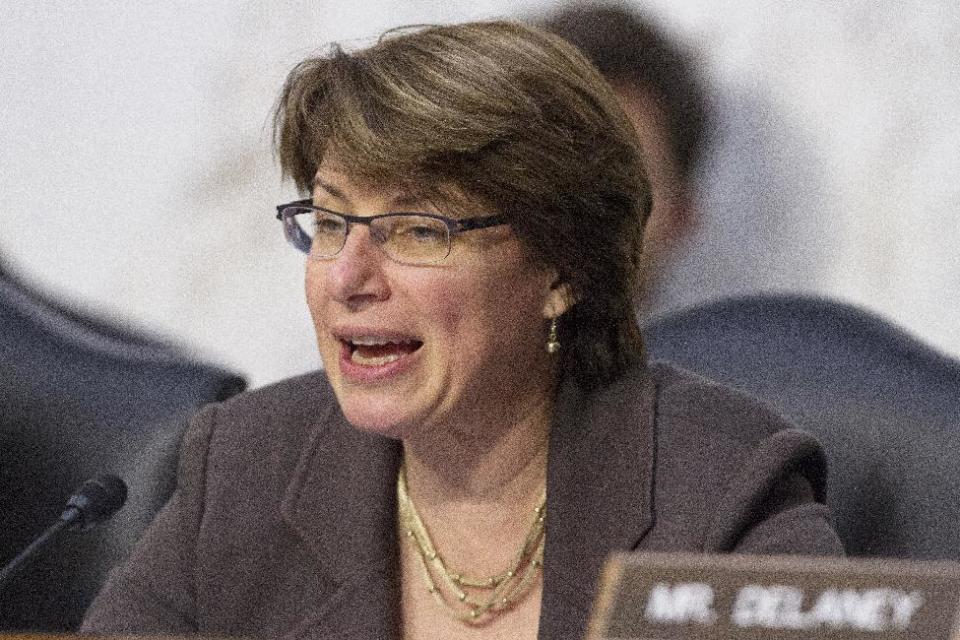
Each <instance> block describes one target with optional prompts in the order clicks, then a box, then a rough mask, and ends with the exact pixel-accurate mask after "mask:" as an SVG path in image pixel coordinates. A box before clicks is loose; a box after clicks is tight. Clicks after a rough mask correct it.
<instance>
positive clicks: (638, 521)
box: [539, 369, 656, 640]
mask: <svg viewBox="0 0 960 640" xmlns="http://www.w3.org/2000/svg"><path fill="white" fill-rule="evenodd" d="M655 395H656V393H655V386H654V383H653V381H652V379H651V377H650V376H648V375H647V374H646V371H645V370H642V369H641V370H640V372H639V373H637V374H634V375H631V376H629V377H627V378H625V379H623V380H620V381H619V382H618V383H616V384H615V385H613V387H611V388H606V389H603V390H601V391H598V392H595V393H592V394H585V393H583V392H582V391H581V390H580V389H579V388H577V386H576V385H575V384H573V383H572V382H570V381H567V382H566V383H565V384H564V385H563V387H562V389H561V391H560V393H559V395H558V398H557V405H556V410H555V416H554V423H553V426H552V428H551V432H550V448H549V458H548V462H547V541H546V548H545V550H544V569H543V571H544V574H543V582H544V587H543V604H542V607H541V614H540V632H539V638H540V640H559V639H561V638H571V639H572V638H581V637H583V633H584V630H585V625H586V621H587V618H588V617H589V614H590V609H591V606H592V603H593V600H594V597H595V591H596V580H597V577H598V575H599V573H600V571H601V569H602V566H603V563H604V561H605V560H606V558H607V556H608V555H609V554H610V553H611V552H612V551H616V550H632V549H634V548H635V547H636V546H637V545H638V544H639V542H640V540H641V539H642V538H643V537H644V536H645V535H646V534H647V532H648V531H649V530H650V528H651V527H652V526H653V521H654V513H653V469H654V454H655V444H656V443H655V430H654V409H655Z"/></svg>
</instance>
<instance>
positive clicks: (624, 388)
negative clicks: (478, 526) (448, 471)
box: [282, 370, 656, 640]
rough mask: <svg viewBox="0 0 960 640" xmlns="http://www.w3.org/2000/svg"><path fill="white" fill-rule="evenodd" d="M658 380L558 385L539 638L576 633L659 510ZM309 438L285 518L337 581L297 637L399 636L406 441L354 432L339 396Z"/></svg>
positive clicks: (636, 377) (640, 375) (639, 374)
mask: <svg viewBox="0 0 960 640" xmlns="http://www.w3.org/2000/svg"><path fill="white" fill-rule="evenodd" d="M655 397H656V393H655V386H654V383H653V381H652V380H651V378H650V376H649V375H647V373H646V371H645V370H637V371H635V372H633V374H632V375H629V376H627V377H625V378H624V379H622V380H620V381H619V382H618V383H616V384H615V385H613V386H612V387H610V388H606V389H603V390H601V391H597V392H594V393H590V394H587V393H584V392H583V391H581V390H580V389H579V388H578V387H577V386H576V385H575V384H573V383H572V382H569V381H568V382H566V383H565V384H563V385H562V387H561V389H560V391H559V393H558V397H557V403H556V406H555V410H554V423H553V425H552V427H551V432H550V444H549V454H548V463H547V542H546V548H545V557H544V577H543V580H544V588H543V603H542V607H541V614H540V632H539V638H540V639H541V640H547V639H550V640H555V639H560V638H580V637H582V635H583V631H584V629H585V625H586V621H587V617H588V616H589V612H590V608H591V606H592V603H593V599H594V596H595V590H596V579H597V576H598V575H599V572H600V570H601V568H602V565H603V562H604V560H605V559H606V557H607V555H608V554H609V553H610V552H611V551H613V550H630V549H634V548H635V547H636V546H637V545H638V544H639V542H640V540H641V539H642V538H643V537H644V536H645V535H646V533H647V532H648V531H649V530H650V528H651V527H652V525H653V521H654V513H653V498H652V490H653V466H654V451H655V438H654V428H653V427H654V425H653V420H654V410H655V406H654V405H655ZM331 404H332V405H333V406H331V407H330V409H329V411H328V413H327V415H325V416H321V418H320V420H319V421H318V424H317V426H316V427H315V428H314V429H313V432H312V434H311V436H310V439H309V441H308V442H307V443H306V446H305V447H304V450H303V453H302V454H301V457H300V461H299V463H298V465H297V468H296V469H295V471H294V473H293V480H292V481H291V483H290V485H289V486H288V488H287V492H286V495H285V498H284V502H283V506H282V509H283V516H284V518H285V519H286V521H287V522H288V523H289V524H290V525H291V526H292V527H293V529H294V530H295V531H297V532H298V533H299V535H300V536H301V537H302V538H303V539H304V541H305V542H306V543H307V544H308V545H309V546H310V548H311V549H312V550H313V552H314V553H315V554H316V556H317V558H318V563H319V566H321V567H322V570H323V571H324V573H325V574H326V575H327V576H328V577H330V578H331V579H332V580H334V581H335V582H336V583H337V584H338V585H340V586H339V588H338V590H337V592H336V593H335V594H334V595H333V596H332V597H331V598H330V599H329V600H328V602H327V603H325V604H322V605H321V606H320V607H319V608H318V609H317V611H316V613H315V614H312V615H311V616H310V617H309V618H308V619H307V620H304V621H303V623H302V624H301V625H300V627H299V628H298V629H297V631H296V637H299V638H304V637H317V638H320V637H323V638H338V639H339V638H358V639H359V638H378V639H380V638H384V639H388V638H395V637H396V634H397V628H398V620H399V615H398V614H399V611H398V606H397V605H398V603H399V584H398V576H397V552H398V540H397V536H396V477H397V472H398V470H399V467H400V459H401V447H400V443H399V442H397V441H394V440H389V439H386V438H383V437H379V436H374V435H370V434H366V433H362V432H360V431H357V430H356V429H354V428H353V427H351V426H350V425H349V424H348V423H347V421H346V419H345V418H344V417H343V415H342V414H341V413H340V410H339V408H338V407H337V405H336V403H335V402H331Z"/></svg>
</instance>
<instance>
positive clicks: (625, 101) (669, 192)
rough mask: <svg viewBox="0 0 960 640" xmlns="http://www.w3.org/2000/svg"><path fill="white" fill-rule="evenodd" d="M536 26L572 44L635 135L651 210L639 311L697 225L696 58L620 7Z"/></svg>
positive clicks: (701, 121) (656, 293) (704, 126)
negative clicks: (606, 85) (609, 89)
mask: <svg viewBox="0 0 960 640" xmlns="http://www.w3.org/2000/svg"><path fill="white" fill-rule="evenodd" d="M540 25H541V26H542V27H544V28H545V29H547V30H548V31H551V32H553V33H555V34H557V35H559V36H561V37H562V38H564V39H565V40H567V41H568V42H570V43H572V44H573V45H575V46H576V47H577V48H578V49H580V51H582V52H583V53H584V55H586V56H587V58H588V59H589V60H590V62H592V63H593V64H594V66H596V67H597V69H599V71H600V73H602V74H603V75H604V77H605V78H606V79H607V81H608V82H610V84H612V85H613V87H614V89H615V90H616V92H617V95H618V96H619V97H620V100H621V103H622V105H623V108H624V109H625V110H626V112H627V115H628V116H629V117H630V119H631V121H632V122H633V124H634V126H635V127H636V129H637V134H638V135H639V137H640V147H641V149H642V152H643V156H644V160H645V167H646V168H647V175H648V178H649V180H650V187H651V193H652V196H653V208H652V210H651V212H650V219H649V220H648V221H647V225H646V229H645V232H644V239H643V253H642V259H643V268H642V273H643V280H642V282H641V285H642V287H643V294H642V295H641V296H640V300H641V303H640V304H641V315H647V314H648V313H649V312H651V311H655V310H656V309H657V307H659V306H660V304H661V302H662V301H661V300H660V298H661V297H662V296H664V295H665V293H664V290H665V289H667V288H669V287H670V286H671V283H670V280H669V270H670V266H671V263H672V262H673V261H674V260H677V259H678V258H677V256H678V254H679V253H680V252H681V251H682V249H683V248H684V245H685V243H687V242H689V241H690V239H691V236H692V235H693V234H694V232H695V231H696V229H697V227H698V225H699V223H700V217H701V213H700V211H699V209H698V206H697V173H698V169H699V166H700V163H701V160H702V158H703V156H704V154H705V153H706V152H707V150H708V148H709V146H710V143H711V142H712V141H711V126H712V115H711V111H710V108H709V101H708V97H707V90H706V87H705V86H704V80H703V78H702V77H701V74H700V72H699V64H698V60H697V59H696V58H695V57H694V55H693V54H692V53H690V52H689V51H687V50H686V49H685V48H684V47H683V46H682V45H681V44H680V43H679V42H677V41H676V40H675V39H674V38H672V37H671V36H670V35H668V34H667V33H666V32H665V31H664V30H663V29H661V28H660V27H659V26H658V25H657V24H655V23H654V22H653V21H651V20H650V19H647V18H644V17H642V16H641V15H639V14H638V13H636V12H634V11H632V10H631V9H629V8H627V7H626V6H624V5H619V4H609V3H583V4H572V5H569V6H568V7H566V8H564V9H561V10H559V11H557V12H555V13H553V14H550V15H548V16H546V17H545V18H543V19H542V20H541V21H540Z"/></svg>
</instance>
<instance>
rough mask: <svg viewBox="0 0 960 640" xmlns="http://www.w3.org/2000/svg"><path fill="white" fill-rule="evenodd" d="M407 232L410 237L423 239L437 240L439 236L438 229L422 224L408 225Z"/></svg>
mask: <svg viewBox="0 0 960 640" xmlns="http://www.w3.org/2000/svg"><path fill="white" fill-rule="evenodd" d="M407 233H408V234H409V235H410V236H411V237H413V238H416V239H417V240H423V241H431V240H437V239H439V238H440V237H441V232H440V231H439V230H438V229H436V228H435V227H428V226H423V225H420V226H414V227H410V229H409V230H408V231H407Z"/></svg>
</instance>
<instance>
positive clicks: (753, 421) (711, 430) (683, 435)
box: [647, 362, 823, 482]
mask: <svg viewBox="0 0 960 640" xmlns="http://www.w3.org/2000/svg"><path fill="white" fill-rule="evenodd" d="M647 375H649V376H650V379H651V382H652V384H653V386H654V387H655V389H656V391H655V398H656V400H655V402H656V406H655V409H654V412H655V416H656V419H655V425H656V439H657V444H658V454H659V455H661V456H662V457H663V461H664V462H665V461H668V460H671V459H674V458H679V457H684V456H694V457H696V458H701V459H703V462H704V464H705V465H706V467H705V469H715V470H716V471H717V472H718V473H720V472H723V467H727V468H728V471H730V472H732V471H735V470H739V469H741V468H742V467H741V464H742V462H743V461H744V460H745V459H747V458H751V457H755V456H756V455H758V454H759V453H765V454H766V455H767V456H768V457H770V458H771V459H773V458H777V457H778V454H779V457H784V458H792V457H795V456H797V455H800V456H801V457H803V456H807V457H808V458H810V460H809V461H810V462H811V463H813V464H814V466H815V467H822V465H823V461H822V451H821V447H820V444H819V443H818V442H817V441H816V439H815V438H814V437H813V436H812V435H810V434H808V433H806V432H804V431H800V430H799V429H796V428H795V427H794V426H793V425H792V424H791V423H790V422H789V421H787V419H786V418H784V417H783V416H781V415H779V414H778V413H776V412H775V411H774V410H773V409H771V408H770V407H768V406H766V405H764V404H763V403H762V402H761V401H760V400H759V399H757V398H755V397H753V396H750V395H748V394H746V393H743V392H741V391H738V390H736V389H733V388H731V387H728V386H726V385H723V384H721V383H719V382H715V381H713V380H709V379H707V378H704V377H702V376H700V375H698V374H695V373H692V372H690V371H686V370H683V369H680V368H678V367H675V366H673V365H670V364H667V363H663V362H657V363H653V364H651V365H650V366H649V368H648V369H647ZM677 462H678V463H679V462H680V461H679V460H677ZM810 471H811V479H813V480H816V481H820V482H822V477H819V476H821V475H822V472H823V469H822V468H814V469H811V470H810Z"/></svg>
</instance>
